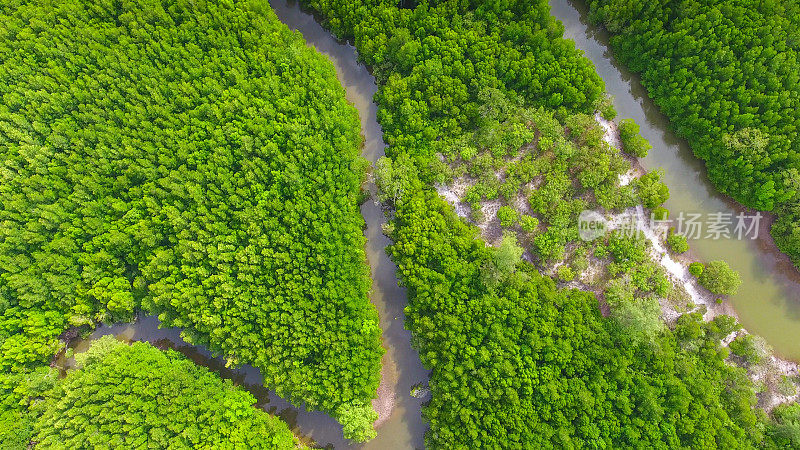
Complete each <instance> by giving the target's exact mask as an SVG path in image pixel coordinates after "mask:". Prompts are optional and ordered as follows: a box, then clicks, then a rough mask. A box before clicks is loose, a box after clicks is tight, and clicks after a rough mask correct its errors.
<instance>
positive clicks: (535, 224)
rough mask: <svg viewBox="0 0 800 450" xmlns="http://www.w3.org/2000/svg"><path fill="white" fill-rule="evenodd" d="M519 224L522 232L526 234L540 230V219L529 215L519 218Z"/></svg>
mask: <svg viewBox="0 0 800 450" xmlns="http://www.w3.org/2000/svg"><path fill="white" fill-rule="evenodd" d="M519 223H520V227H521V228H522V231H524V232H526V233H534V232H536V230H537V229H539V219H537V218H536V217H533V216H529V215H527V214H523V215H522V216H521V217H520V218H519Z"/></svg>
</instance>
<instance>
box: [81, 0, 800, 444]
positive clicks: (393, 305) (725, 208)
mask: <svg viewBox="0 0 800 450" xmlns="http://www.w3.org/2000/svg"><path fill="white" fill-rule="evenodd" d="M270 4H271V6H272V8H273V9H274V10H275V12H276V14H277V15H278V17H279V18H280V20H281V21H283V22H284V23H285V24H286V25H287V26H289V28H291V29H293V30H297V31H299V32H300V33H302V35H303V37H304V38H305V39H306V41H307V42H308V43H309V45H311V46H313V47H314V48H316V49H317V50H318V51H320V52H321V53H323V54H325V55H327V56H328V57H329V58H330V60H331V61H332V63H333V64H334V66H335V67H336V72H337V75H338V77H339V80H340V81H341V83H342V85H343V86H344V87H345V89H346V91H347V98H348V100H349V101H350V102H351V103H353V105H355V107H356V108H357V109H358V111H359V115H360V118H361V126H362V132H363V134H364V137H365V145H364V149H363V153H362V154H363V156H364V157H366V158H367V159H368V160H370V161H372V162H374V161H376V160H377V159H378V158H379V157H380V156H382V155H383V152H384V147H385V145H384V143H383V139H382V132H381V128H380V125H379V124H378V123H377V120H376V110H377V107H376V105H375V104H374V102H373V101H372V98H373V95H374V93H375V91H376V89H377V87H376V85H375V80H374V78H373V77H372V75H371V74H370V73H369V71H368V70H367V68H366V67H364V66H363V65H362V64H360V63H359V62H358V60H357V55H356V52H355V49H354V48H353V46H352V45H350V44H348V43H346V42H341V41H338V40H337V39H335V38H334V37H333V36H332V35H331V34H330V33H328V32H327V31H326V30H324V29H323V28H322V27H321V26H320V25H319V24H318V23H317V21H316V20H315V18H314V16H313V15H311V14H310V13H308V12H306V11H304V10H302V9H301V8H300V7H299V5H298V4H297V3H296V2H294V1H287V0H272V1H270ZM550 5H551V8H552V14H553V15H554V16H556V17H557V18H558V19H559V20H561V21H562V22H563V23H564V26H565V29H566V31H565V37H566V38H568V39H572V40H574V41H575V43H576V46H577V47H578V48H580V49H582V50H583V51H584V52H585V54H586V56H587V57H588V58H589V59H590V60H591V61H592V62H593V63H594V64H595V67H596V69H597V71H598V73H599V74H600V76H601V77H602V78H603V79H604V81H605V83H606V89H607V91H608V92H609V93H610V94H611V95H613V96H614V104H615V107H616V109H617V111H618V113H619V116H618V119H621V118H626V117H631V118H634V119H635V120H636V122H637V123H639V125H640V126H641V132H642V135H643V136H644V137H645V138H647V139H648V140H649V141H650V142H651V143H652V144H653V150H651V152H650V155H648V157H647V158H644V159H642V160H641V161H640V162H641V164H642V166H644V167H645V168H648V169H652V168H656V167H662V168H664V169H665V171H666V178H665V180H664V181H665V182H666V183H667V185H668V186H669V187H670V192H671V198H670V200H669V201H668V202H667V205H666V206H667V208H669V209H670V211H672V212H673V215H674V214H675V213H677V212H678V211H684V212H687V213H688V212H699V213H709V212H717V211H719V212H727V213H732V214H734V215H735V214H736V213H738V212H739V211H741V210H742V208H741V207H738V206H737V205H736V204H735V203H733V202H731V201H730V200H729V199H727V198H725V197H724V196H722V195H720V194H719V193H717V191H716V190H715V189H714V187H713V186H712V185H711V184H710V183H709V181H708V179H707V177H706V175H705V168H704V166H703V164H702V162H701V161H699V160H698V159H697V158H695V157H694V156H693V154H692V152H691V150H690V149H689V147H688V145H687V144H686V142H685V141H684V140H682V139H680V138H678V137H677V136H676V135H675V133H674V132H673V131H672V130H671V128H670V126H669V122H668V120H667V119H666V117H664V116H663V115H662V114H661V113H660V112H659V110H658V108H657V107H656V106H655V105H654V104H653V102H652V101H651V100H650V99H649V98H648V97H647V95H646V92H645V90H644V89H643V88H642V86H641V84H640V83H639V80H638V77H637V76H636V75H635V74H631V73H630V72H629V71H627V70H626V69H625V68H624V67H622V66H621V65H620V64H619V63H618V62H617V61H616V60H615V58H614V57H613V55H612V53H611V52H610V50H609V49H608V35H607V34H606V33H604V32H603V31H602V30H600V29H598V28H597V27H594V26H592V25H591V24H589V23H588V21H587V20H586V11H587V8H586V7H585V5H583V4H582V3H580V2H568V1H565V0H551V2H550ZM361 213H362V214H363V216H364V219H365V221H366V224H367V228H366V231H365V235H366V237H367V246H366V253H367V259H368V261H369V264H370V267H371V271H372V275H373V292H372V294H371V296H370V298H371V300H372V302H373V304H375V306H376V307H377V309H378V313H379V316H380V326H381V329H382V330H383V343H384V346H385V347H386V349H387V353H386V355H385V357H384V361H383V362H384V371H385V372H386V374H385V377H384V380H385V382H384V387H385V388H387V389H388V390H390V391H391V392H393V393H394V396H395V404H394V408H393V410H392V413H391V415H390V416H389V418H388V419H387V420H385V421H383V423H381V425H380V426H379V427H378V429H377V430H378V436H377V437H376V438H375V439H373V440H372V441H370V442H369V443H367V444H365V445H355V444H352V443H350V442H348V441H345V440H344V439H343V438H342V430H341V426H340V425H338V424H337V423H336V422H335V421H334V420H333V419H332V418H330V417H329V416H328V415H327V414H324V413H321V412H309V411H306V410H305V409H303V408H298V407H296V406H294V405H291V404H290V403H288V402H287V401H285V400H283V399H281V398H280V397H278V396H276V395H275V394H274V392H272V391H270V390H269V389H267V388H265V387H264V386H263V385H262V378H261V374H260V373H259V371H258V370H257V369H255V368H253V367H251V366H242V367H239V368H236V369H228V368H226V367H225V362H224V359H222V358H218V357H214V356H213V355H212V354H211V352H210V351H208V350H207V349H206V348H204V347H202V346H193V345H189V344H187V343H186V342H185V341H183V339H181V337H180V330H179V329H177V328H164V329H162V328H159V321H158V319H157V318H156V317H154V316H144V315H143V316H140V317H139V319H138V320H136V321H135V322H133V323H130V324H116V325H102V326H100V327H98V329H97V330H96V331H95V332H94V333H92V334H91V336H89V337H88V338H87V339H76V340H73V341H72V342H71V343H70V346H71V347H73V348H75V350H76V351H82V350H85V348H86V347H88V345H89V343H90V342H91V341H92V340H94V339H97V338H98V337H100V336H103V335H108V334H113V335H115V336H117V337H118V338H120V339H124V340H136V341H147V342H151V343H153V344H155V345H156V346H159V347H161V348H173V349H176V350H178V351H180V352H181V353H183V354H184V355H186V356H187V357H189V358H190V359H192V360H193V361H194V362H196V363H197V364H199V365H203V366H205V367H208V368H209V369H211V370H213V371H215V372H217V373H219V374H220V375H221V376H223V377H225V378H228V379H231V380H233V381H234V382H235V383H236V384H238V385H241V386H243V387H244V388H246V389H247V390H249V391H250V392H251V393H253V395H254V396H255V397H256V399H257V401H258V403H257V405H258V406H259V407H261V408H263V409H264V410H266V411H269V412H271V413H274V414H278V415H280V416H281V417H282V418H283V419H284V420H286V421H287V422H288V423H289V424H290V425H291V426H292V427H293V429H294V430H295V432H296V434H298V435H299V436H301V437H302V438H303V439H304V440H305V441H306V442H307V443H311V442H313V443H315V444H316V445H317V446H323V447H324V446H328V447H334V448H337V449H339V448H364V449H413V448H422V447H423V437H424V434H425V432H426V430H427V425H426V424H425V422H424V421H423V420H422V418H421V414H420V409H421V404H422V402H423V400H420V399H416V398H414V397H412V396H411V395H410V390H411V388H412V386H413V385H415V384H417V383H423V384H425V383H426V382H427V377H428V372H427V371H426V370H425V369H424V368H423V367H422V365H421V363H420V361H419V356H418V354H417V352H416V351H415V350H414V349H412V348H411V345H410V334H409V332H408V331H406V330H405V329H404V328H403V320H404V314H403V308H404V307H405V305H406V295H405V292H404V290H403V289H402V288H399V287H398V286H397V278H396V275H395V271H396V267H395V265H394V263H392V261H391V260H390V259H389V258H388V257H387V255H386V253H385V251H384V249H385V247H386V246H387V245H388V244H389V240H388V239H387V238H386V237H385V236H384V235H383V234H382V233H381V224H382V223H383V222H384V221H385V218H384V215H383V212H382V211H381V208H380V206H379V205H377V204H375V202H373V201H372V200H368V201H367V202H365V203H364V204H363V205H362V207H361ZM765 224H766V222H765ZM690 244H691V245H692V248H693V254H694V255H696V256H697V257H698V258H700V259H703V260H706V261H708V260H712V259H725V260H727V261H728V262H729V263H730V264H731V265H732V266H733V267H734V268H735V269H737V270H738V271H739V272H740V273H741V275H742V279H743V285H742V288H741V289H740V292H739V294H738V295H736V296H735V297H733V298H732V299H731V300H729V301H730V302H731V305H732V307H733V308H734V309H735V311H736V313H737V315H738V317H739V319H740V321H741V322H742V324H743V325H744V326H745V327H746V328H747V329H748V330H750V331H751V332H754V333H757V334H760V335H762V336H764V337H765V338H766V339H767V341H768V342H769V343H770V344H771V345H773V346H774V348H775V350H776V352H777V353H778V354H779V355H781V356H783V357H786V358H789V359H793V360H795V361H800V339H798V337H800V276H799V275H798V272H797V271H796V270H795V269H794V268H793V267H792V265H791V263H790V262H789V261H788V260H787V259H786V258H785V257H784V256H783V255H781V254H780V253H779V252H778V251H777V250H776V249H775V247H774V245H773V244H772V242H771V240H770V239H769V236H767V235H766V232H765V231H764V228H762V230H761V237H760V239H757V240H734V239H722V240H714V239H695V240H691V241H690Z"/></svg>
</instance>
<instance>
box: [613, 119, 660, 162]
mask: <svg viewBox="0 0 800 450" xmlns="http://www.w3.org/2000/svg"><path fill="white" fill-rule="evenodd" d="M619 139H620V141H621V143H622V149H623V150H624V151H625V152H626V153H628V154H630V155H633V156H636V157H637V158H644V157H645V156H647V152H648V151H649V150H650V149H651V148H653V146H652V145H650V143H649V142H647V139H645V138H643V137H642V136H641V135H640V134H639V125H638V124H637V123H636V122H634V120H633V119H623V120H620V122H619Z"/></svg>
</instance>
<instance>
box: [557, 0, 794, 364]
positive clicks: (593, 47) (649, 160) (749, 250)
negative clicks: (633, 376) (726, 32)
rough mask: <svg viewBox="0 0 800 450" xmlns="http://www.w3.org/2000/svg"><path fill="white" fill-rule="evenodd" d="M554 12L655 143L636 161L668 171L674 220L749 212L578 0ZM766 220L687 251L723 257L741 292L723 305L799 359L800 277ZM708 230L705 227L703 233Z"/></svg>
mask: <svg viewBox="0 0 800 450" xmlns="http://www.w3.org/2000/svg"><path fill="white" fill-rule="evenodd" d="M550 8H551V14H552V15H553V16H555V17H556V18H558V19H559V20H560V21H561V22H562V23H563V24H564V27H565V32H564V37H565V38H567V39H572V40H573V41H575V46H576V47H577V48H579V49H581V50H583V51H584V53H585V54H586V57H587V58H589V59H590V60H591V61H592V62H593V63H594V65H595V68H596V69H597V73H598V74H600V76H601V77H602V78H603V80H604V81H605V84H606V91H607V92H608V93H609V94H611V95H612V96H613V97H614V106H615V107H616V109H617V113H618V117H617V118H618V119H624V118H633V119H634V120H636V122H637V123H638V124H639V125H640V126H641V134H642V136H644V137H645V138H646V139H647V140H648V141H650V143H651V144H652V145H653V149H652V150H650V154H649V155H648V156H647V157H646V158H643V159H641V160H640V163H641V165H642V166H643V167H644V168H646V169H648V170H650V169H655V168H658V167H661V168H663V169H664V170H665V172H666V173H665V178H664V180H663V181H664V182H665V183H666V184H667V186H669V190H670V199H669V201H667V203H666V207H667V209H669V210H670V213H671V215H672V217H676V216H677V215H678V214H679V213H680V212H684V213H686V214H687V215H688V214H689V213H700V214H702V217H703V218H706V217H707V216H708V214H711V213H716V212H721V213H730V214H732V217H736V215H737V214H738V213H739V212H745V213H746V214H752V211H746V210H744V209H743V208H742V207H741V206H739V205H737V204H735V203H734V202H733V201H732V200H730V199H729V198H727V197H725V196H723V195H721V194H719V193H718V192H717V190H716V189H715V188H714V186H713V185H712V184H711V182H710V181H709V180H708V177H707V176H706V170H705V167H704V165H703V162H702V161H700V160H699V159H697V158H696V157H695V156H694V154H693V153H692V151H691V149H690V148H689V145H688V144H687V143H686V141H685V140H683V139H681V138H679V137H678V136H677V135H676V134H675V133H674V132H673V131H672V129H671V127H670V125H669V122H668V120H667V118H666V117H665V116H664V115H663V114H662V113H661V112H660V111H659V109H658V107H657V106H655V105H654V104H653V102H652V101H651V100H650V99H649V98H648V97H647V92H646V91H645V89H644V88H643V87H642V85H641V83H640V82H639V77H638V76H637V75H636V74H632V73H631V72H629V71H628V70H626V69H625V68H624V67H623V66H621V65H620V64H619V63H618V62H617V60H616V59H615V58H614V56H613V54H612V52H611V51H610V49H609V47H608V40H609V35H608V33H606V32H605V31H604V30H601V29H598V27H595V26H592V25H591V24H590V23H589V21H588V18H587V15H588V14H587V12H588V6H586V4H585V3H584V2H583V1H575V0H569V1H568V0H550ZM769 223H770V218H769V217H764V218H763V219H762V220H761V225H762V227H761V229H760V230H759V233H758V239H744V240H738V239H735V238H730V239H724V238H723V239H708V238H700V239H692V240H690V241H689V244H690V246H691V247H692V256H693V257H694V258H696V259H699V260H702V261H711V260H715V259H723V260H725V261H727V262H728V263H730V265H731V267H733V268H734V269H736V270H738V271H739V273H740V274H741V276H742V286H741V288H740V289H739V293H738V294H737V295H736V296H734V297H733V298H731V299H730V300H726V302H730V304H726V305H723V307H724V310H725V311H726V312H727V313H735V315H736V316H738V318H739V321H740V322H741V323H742V325H743V326H744V327H745V329H747V330H748V331H750V332H751V333H755V334H758V335H761V336H763V337H764V338H765V339H766V340H767V342H769V343H770V345H772V346H773V348H774V349H775V352H776V354H777V355H778V356H781V357H783V358H786V359H790V360H793V361H798V362H800V274H798V272H797V270H796V269H794V267H793V266H792V264H791V262H790V261H789V259H788V258H787V257H786V256H784V255H783V254H781V253H780V252H779V251H778V250H777V249H776V248H775V245H774V244H773V242H772V239H771V237H770V236H769ZM704 234H705V232H704Z"/></svg>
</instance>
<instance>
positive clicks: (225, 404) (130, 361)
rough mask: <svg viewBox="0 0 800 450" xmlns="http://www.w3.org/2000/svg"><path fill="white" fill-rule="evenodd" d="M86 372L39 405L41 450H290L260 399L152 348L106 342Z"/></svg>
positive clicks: (288, 435) (289, 439) (85, 363)
mask: <svg viewBox="0 0 800 450" xmlns="http://www.w3.org/2000/svg"><path fill="white" fill-rule="evenodd" d="M76 360H78V361H79V362H80V363H81V366H82V367H81V368H80V369H77V370H74V371H71V372H70V373H69V374H68V375H67V377H66V378H65V379H63V380H60V381H58V382H57V383H56V384H55V386H54V387H53V388H52V389H50V390H48V391H46V392H44V393H43V394H42V399H41V400H40V401H39V403H38V404H37V405H36V406H35V414H36V415H37V418H36V421H35V427H34V428H35V433H34V436H33V441H34V442H36V446H37V447H38V448H48V449H94V448H175V449H179V448H185V449H189V448H198V449H200V448H203V449H216V448H230V449H234V448H237V449H246V448H259V449H288V448H294V447H295V438H294V436H293V435H292V432H291V431H290V430H289V428H288V427H287V426H286V424H285V423H284V422H283V421H281V420H280V419H278V418H276V417H272V416H270V415H269V414H267V413H266V412H264V411H261V410H259V409H257V408H254V407H253V406H252V405H253V404H254V403H255V401H256V400H255V398H254V397H253V396H252V395H251V394H250V393H248V392H246V391H243V390H241V389H239V388H235V387H234V386H233V385H232V383H231V382H230V380H224V381H223V380H221V379H220V378H218V377H217V376H216V375H215V374H213V373H211V372H209V371H208V370H207V369H205V368H202V367H198V366H196V365H195V364H194V363H193V362H191V361H189V360H187V359H185V358H184V357H183V356H182V355H181V354H180V353H178V352H175V351H172V350H167V351H166V352H163V351H161V350H158V349H156V348H155V347H152V346H151V345H150V344H147V343H142V342H136V343H133V344H132V345H127V344H125V343H122V342H119V341H117V340H116V339H114V337H112V336H106V337H103V338H101V339H100V340H98V341H96V342H95V343H94V344H92V347H91V348H90V349H89V350H88V351H87V352H85V353H83V354H79V355H77V356H76Z"/></svg>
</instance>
